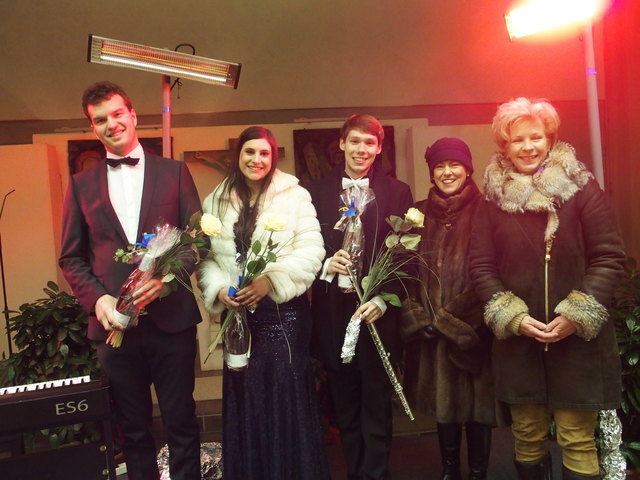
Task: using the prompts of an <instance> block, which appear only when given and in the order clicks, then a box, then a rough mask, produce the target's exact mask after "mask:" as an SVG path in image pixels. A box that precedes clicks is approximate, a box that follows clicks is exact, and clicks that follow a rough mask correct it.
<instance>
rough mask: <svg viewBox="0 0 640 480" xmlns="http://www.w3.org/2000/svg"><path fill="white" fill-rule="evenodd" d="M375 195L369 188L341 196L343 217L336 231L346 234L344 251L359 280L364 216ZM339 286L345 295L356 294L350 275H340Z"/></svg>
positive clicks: (354, 188)
mask: <svg viewBox="0 0 640 480" xmlns="http://www.w3.org/2000/svg"><path fill="white" fill-rule="evenodd" d="M375 198H376V196H375V193H374V192H373V190H372V189H371V188H368V187H355V186H354V187H350V188H348V189H346V190H343V191H342V193H341V194H340V200H341V201H342V205H343V206H342V208H341V209H340V210H341V211H342V216H341V217H340V219H339V220H338V222H337V223H336V224H335V226H334V229H336V230H341V231H343V232H344V237H343V238H342V249H343V250H344V251H346V252H347V253H348V254H349V260H350V261H351V263H352V266H351V268H352V271H353V272H354V274H355V276H356V277H357V278H360V274H361V273H362V254H363V252H364V230H363V228H362V218H361V216H362V214H363V213H364V211H365V209H366V207H367V205H368V204H369V203H371V202H372V201H373V200H375ZM338 286H339V287H340V290H341V291H342V292H344V293H350V292H354V291H355V289H354V287H353V282H352V281H351V278H350V277H349V276H348V275H338Z"/></svg>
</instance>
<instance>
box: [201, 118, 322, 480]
mask: <svg viewBox="0 0 640 480" xmlns="http://www.w3.org/2000/svg"><path fill="white" fill-rule="evenodd" d="M277 162H278V147H277V145H276V141H275V138H274V136H273V134H272V133H271V132H270V131H269V130H267V129H265V128H262V127H249V128H247V129H246V130H245V131H243V132H242V133H241V134H240V137H239V139H238V143H237V146H236V149H235V151H234V155H233V160H232V164H231V170H230V173H229V176H228V177H227V178H226V179H225V180H224V181H223V182H222V183H221V184H220V185H219V186H218V187H217V188H216V189H215V190H214V191H213V192H212V193H211V194H210V195H209V196H208V197H207V198H206V199H205V200H204V203H203V211H204V212H205V213H211V214H213V215H215V216H217V217H219V218H220V220H221V222H222V232H221V235H220V236H217V237H211V255H209V257H208V258H207V259H206V260H205V261H204V262H202V264H201V267H200V269H199V271H198V284H199V286H200V288H201V290H202V293H203V296H204V301H205V305H206V308H207V309H208V310H209V312H210V313H212V314H217V313H221V312H222V311H223V310H225V309H226V308H230V307H240V306H245V307H249V306H257V308H256V309H255V311H254V313H250V311H249V310H248V311H247V320H248V323H249V329H250V331H251V357H250V360H249V364H248V366H247V368H245V369H244V370H240V371H235V370H234V371H232V370H229V369H228V368H227V366H226V365H225V367H224V372H223V410H222V415H223V452H224V453H223V455H224V457H223V458H224V462H223V463H224V474H223V476H224V478H225V480H251V479H273V480H276V479H277V480H287V479H291V480H294V479H312V480H313V479H323V480H324V479H328V478H329V471H328V466H327V462H326V458H325V455H324V448H323V444H322V431H321V426H320V419H319V417H318V409H317V407H316V398H315V395H316V393H315V388H314V381H313V374H312V370H311V361H310V356H309V340H310V335H311V316H310V309H309V302H308V298H307V295H306V292H307V289H308V288H309V286H310V285H311V283H312V282H313V280H314V279H315V276H316V273H317V272H318V270H319V269H320V267H321V262H322V260H323V259H324V253H325V252H324V247H323V240H322V236H321V234H320V225H319V224H318V220H317V218H316V211H315V209H314V207H313V205H312V203H311V197H310V195H309V193H308V192H307V191H306V190H305V189H304V188H302V187H301V186H300V185H298V179H297V178H296V177H294V176H293V175H289V174H286V173H284V172H281V171H280V170H278V169H277V168H276V166H277ZM272 214H275V215H277V216H278V217H280V218H281V219H282V220H283V221H284V225H285V227H284V229H283V230H281V231H276V232H274V233H273V237H272V238H273V241H274V242H276V243H278V244H279V247H278V253H277V260H276V261H275V262H271V263H268V264H267V266H266V268H265V269H264V272H263V273H262V274H261V275H260V276H259V277H257V278H256V279H255V280H254V281H253V282H252V283H251V284H250V285H248V286H247V287H245V288H242V289H241V290H239V291H238V292H237V293H236V295H235V296H234V297H230V296H229V286H231V285H234V284H235V283H236V280H237V278H236V275H237V268H236V255H237V254H238V253H239V254H240V255H246V252H247V251H248V250H249V249H250V248H251V245H252V243H253V242H254V241H255V240H258V239H260V240H263V241H264V240H265V239H266V238H268V235H267V234H268V233H271V232H267V231H266V230H265V222H266V220H267V218H268V217H269V216H270V215H272Z"/></svg>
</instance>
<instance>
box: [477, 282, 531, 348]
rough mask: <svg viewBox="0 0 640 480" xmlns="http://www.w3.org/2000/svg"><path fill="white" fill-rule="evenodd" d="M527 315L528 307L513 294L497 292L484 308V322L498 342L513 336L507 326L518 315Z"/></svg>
mask: <svg viewBox="0 0 640 480" xmlns="http://www.w3.org/2000/svg"><path fill="white" fill-rule="evenodd" d="M522 313H525V314H528V313H529V307H527V304H526V303H524V300H522V299H521V298H520V297H517V296H515V295H514V294H513V292H497V293H495V294H494V295H493V296H492V297H491V300H489V301H488V302H487V304H486V305H485V307H484V321H485V323H486V324H487V325H488V326H489V328H490V329H491V331H493V334H494V335H495V336H496V338H497V339H498V340H504V339H505V338H509V337H511V336H513V332H512V331H511V330H509V328H508V327H509V324H511V321H512V320H513V319H514V318H515V317H516V316H518V315H520V314H522Z"/></svg>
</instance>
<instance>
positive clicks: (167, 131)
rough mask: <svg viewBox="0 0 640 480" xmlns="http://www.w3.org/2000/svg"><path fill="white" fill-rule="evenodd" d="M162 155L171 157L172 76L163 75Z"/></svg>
mask: <svg viewBox="0 0 640 480" xmlns="http://www.w3.org/2000/svg"><path fill="white" fill-rule="evenodd" d="M162 156H163V157H165V158H172V157H171V78H170V77H169V76H167V75H162Z"/></svg>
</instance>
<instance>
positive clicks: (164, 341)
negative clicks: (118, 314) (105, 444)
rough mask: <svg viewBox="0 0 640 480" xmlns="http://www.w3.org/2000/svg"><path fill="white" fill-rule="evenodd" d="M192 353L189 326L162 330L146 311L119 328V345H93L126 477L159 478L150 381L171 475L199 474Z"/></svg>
mask: <svg viewBox="0 0 640 480" xmlns="http://www.w3.org/2000/svg"><path fill="white" fill-rule="evenodd" d="M195 356H196V327H195V326H193V327H189V328H188V329H186V330H184V331H181V332H178V333H167V332H164V331H162V330H160V329H158V328H157V327H156V326H155V324H154V323H153V322H152V321H151V319H150V318H149V317H146V316H145V317H142V318H141V320H140V324H139V325H138V326H137V327H135V328H133V329H131V330H128V331H127V332H126V333H125V336H124V340H123V342H122V345H121V347H120V348H113V347H111V346H110V345H106V344H104V343H101V344H100V345H98V360H99V361H100V363H101V365H102V367H103V369H104V370H105V372H106V374H107V377H108V378H109V383H110V386H111V396H112V399H113V401H114V405H115V412H116V420H117V422H118V425H119V427H120V431H121V433H122V436H123V445H122V448H123V451H124V454H125V457H126V462H127V476H128V478H129V480H157V479H158V478H159V473H158V466H157V463H156V445H155V443H154V439H153V437H152V435H151V422H152V397H151V390H150V387H151V384H153V385H154V388H155V391H156V395H157V397H158V403H159V405H160V411H161V414H162V421H163V424H164V427H165V430H166V433H167V444H168V446H169V469H170V474H171V479H172V480H194V479H195V480H198V479H200V430H199V426H198V422H197V419H196V414H195V401H194V400H193V389H194V386H195V372H194V362H195Z"/></svg>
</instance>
